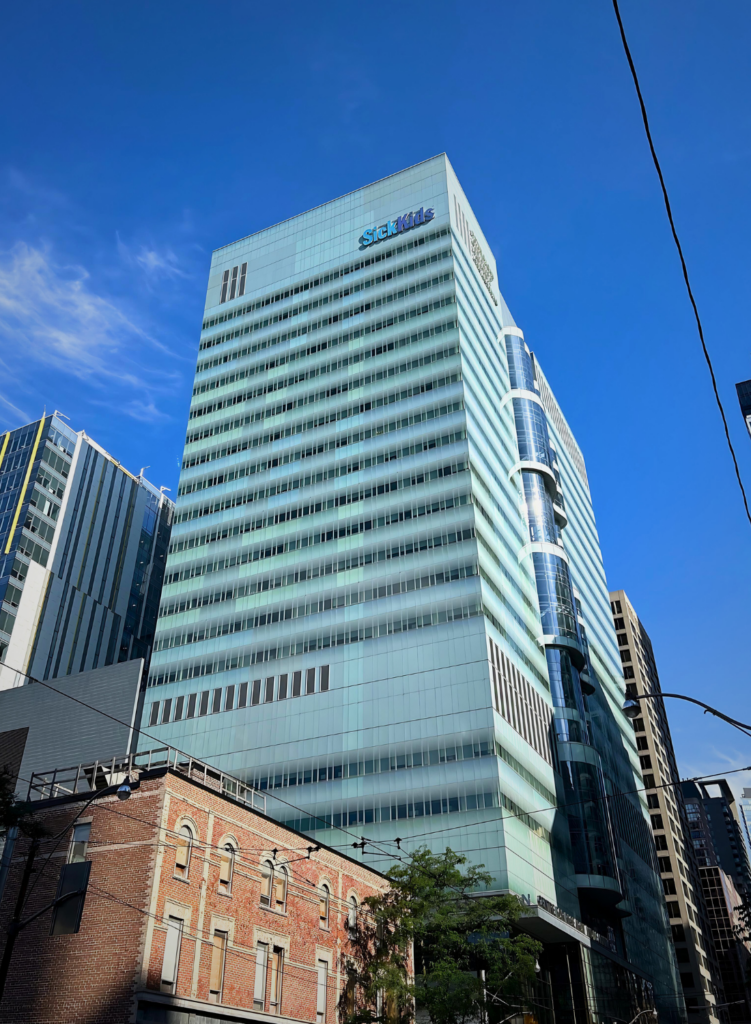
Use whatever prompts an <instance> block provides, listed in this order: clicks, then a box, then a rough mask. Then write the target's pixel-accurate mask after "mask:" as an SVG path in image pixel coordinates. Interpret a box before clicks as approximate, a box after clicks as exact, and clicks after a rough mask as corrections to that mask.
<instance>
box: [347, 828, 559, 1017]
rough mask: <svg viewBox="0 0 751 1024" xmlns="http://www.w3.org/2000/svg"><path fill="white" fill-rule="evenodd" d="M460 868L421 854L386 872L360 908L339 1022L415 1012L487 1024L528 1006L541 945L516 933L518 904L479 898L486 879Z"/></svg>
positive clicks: (456, 862)
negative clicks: (384, 887)
mask: <svg viewBox="0 0 751 1024" xmlns="http://www.w3.org/2000/svg"><path fill="white" fill-rule="evenodd" d="M466 863H467V858H466V857H463V856H461V855H460V854H457V853H454V851H453V850H451V849H446V851H445V852H444V853H442V854H433V853H431V852H430V851H429V850H428V849H427V848H422V849H419V850H418V851H417V852H416V853H414V854H412V855H411V857H409V858H405V860H404V861H403V862H402V863H401V864H398V865H396V866H395V867H392V868H391V869H390V870H389V871H388V872H387V877H388V879H389V882H390V888H389V890H388V891H387V892H385V893H384V894H383V895H379V896H371V897H369V898H368V899H367V900H365V901H364V907H363V909H364V910H365V912H364V913H362V914H360V915H359V916H358V921H357V927H356V929H352V930H351V935H352V942H353V946H354V947H355V956H353V959H352V964H351V967H350V974H349V978H348V983H347V986H346V988H345V990H344V993H343V995H342V997H341V1000H340V1003H339V1012H340V1020H341V1021H342V1024H365V1022H371V1021H385V1022H388V1024H397V1022H398V1024H407V1022H409V1021H410V1020H412V1018H413V1017H414V1013H415V1009H417V1010H418V1011H420V1012H421V1015H422V1013H426V1014H427V1016H428V1017H429V1018H430V1021H431V1022H432V1024H469V1022H470V1021H473V1022H476V1021H488V1022H493V1021H500V1020H502V1019H503V1018H505V1017H508V1016H510V1015H511V1014H513V1013H514V1012H515V1011H518V1012H519V1013H521V1012H522V1011H523V1008H525V1006H527V1005H528V1003H527V999H526V993H528V992H529V990H530V988H531V984H532V982H533V981H534V978H535V972H536V967H537V957H538V955H539V953H540V951H541V950H542V946H541V944H540V943H539V942H537V941H536V940H535V939H532V938H531V937H530V936H528V935H524V934H521V933H518V932H515V930H514V928H513V925H514V922H515V921H516V920H517V918H518V917H519V914H520V911H521V905H520V903H519V901H518V900H516V899H515V898H514V897H513V896H497V895H485V894H484V893H483V890H485V891H487V889H488V888H489V886H490V883H491V881H492V878H491V875H490V874H488V872H486V871H484V870H483V865H479V866H469V867H465V865H466ZM413 949H414V966H415V971H414V976H413V975H412V974H411V972H410V957H411V951H412V950H413ZM483 972H484V981H483Z"/></svg>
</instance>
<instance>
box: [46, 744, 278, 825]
mask: <svg viewBox="0 0 751 1024" xmlns="http://www.w3.org/2000/svg"><path fill="white" fill-rule="evenodd" d="M156 768H171V769H172V770H173V771H176V772H179V773H180V774H181V775H186V776H187V777H188V778H190V779H193V780H194V781H196V782H200V783H202V784H203V785H204V786H208V787H209V789H213V790H215V791H216V792H217V793H221V794H222V795H223V796H228V797H230V798H231V799H232V800H236V801H237V802H238V803H241V804H244V805H245V806H246V807H248V808H249V809H250V810H253V811H260V812H261V813H262V814H265V813H266V797H265V796H263V795H262V794H261V793H259V792H257V790H255V789H253V788H252V787H250V786H247V785H246V784H245V783H244V782H241V781H240V780H239V779H236V778H234V777H233V776H232V775H226V774H225V773H224V772H222V771H220V770H219V769H218V768H213V767H212V766H211V765H208V764H206V763H205V761H199V760H198V759H197V758H195V757H189V756H188V755H187V754H184V753H183V752H182V751H181V750H177V749H176V748H175V747H155V748H153V749H152V750H144V751H139V752H138V753H134V754H124V755H122V756H120V757H113V758H111V760H108V761H88V762H83V763H81V764H78V765H73V767H71V768H55V769H53V770H51V771H46V772H34V773H33V774H32V776H31V780H30V782H29V791H28V796H27V800H50V799H54V798H55V797H60V796H70V795H73V794H75V793H94V792H95V791H96V790H98V789H105V788H106V787H107V786H114V785H119V784H121V783H122V782H124V781H125V780H126V779H127V778H131V779H132V778H133V776H138V775H139V774H140V773H141V772H148V771H150V770H152V769H156Z"/></svg>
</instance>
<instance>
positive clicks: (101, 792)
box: [0, 780, 131, 1002]
mask: <svg viewBox="0 0 751 1024" xmlns="http://www.w3.org/2000/svg"><path fill="white" fill-rule="evenodd" d="M110 792H116V793H117V797H118V799H119V800H127V799H128V798H129V797H130V793H131V789H130V780H128V781H126V782H123V783H122V784H119V783H115V785H114V786H106V787H105V788H104V789H98V790H96V791H95V792H94V793H93V795H92V796H91V797H90V798H89V799H88V800H87V801H86V803H85V804H84V805H83V807H82V808H81V809H80V811H79V812H78V814H76V816H75V818H73V820H72V821H69V822H68V824H67V825H66V826H65V828H63V829H62V830H61V831H60V832H58V834H57V835H56V836H53V838H52V839H51V840H50V842H51V843H54V844H55V845H54V846H53V847H52V852H51V853H50V857H51V856H52V854H53V853H54V852H55V849H56V848H57V844H58V843H59V841H60V839H61V838H62V836H64V835H65V833H66V832H68V831H70V829H71V828H72V827H73V825H75V823H76V822H77V821H78V819H79V818H80V817H81V815H82V814H83V812H84V811H85V810H86V809H87V807H90V806H91V804H92V803H93V802H94V801H95V800H97V799H98V798H99V797H101V796H106V795H107V794H108V793H110ZM39 846H40V839H39V838H38V837H37V836H34V838H33V839H32V840H31V845H30V846H29V853H28V856H27V858H26V865H25V867H24V871H23V876H22V878H21V884H20V886H19V889H18V898H17V899H16V906H15V909H14V911H13V918H12V920H11V922H10V924H9V925H8V928H7V935H8V937H7V938H6V940H5V950H4V951H3V957H2V960H0V1002H2V998H3V993H4V992H5V983H6V981H7V980H8V971H9V970H10V962H11V959H12V957H13V947H14V946H15V944H16V938H17V936H18V933H19V932H21V931H22V930H23V929H24V928H25V927H26V926H27V925H29V924H31V922H32V921H36V919H37V918H38V917H41V915H42V914H44V913H46V911H48V910H52V908H53V907H58V906H59V905H60V904H61V903H64V902H65V901H66V900H70V899H73V898H74V897H75V896H80V895H81V893H82V891H81V890H77V891H76V892H69V893H66V894H65V895H64V896H58V897H57V899H54V900H52V902H51V903H48V904H47V905H46V906H44V907H42V909H41V910H38V911H37V912H36V914H32V915H31V917H27V918H26V920H25V921H23V920H21V915H22V914H23V908H24V904H25V903H26V894H27V892H28V889H29V882H30V881H31V874H32V871H33V870H34V860H35V858H36V855H37V853H38V852H39ZM47 859H48V860H49V857H48V858H47Z"/></svg>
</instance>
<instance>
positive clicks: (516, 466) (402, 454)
mask: <svg viewBox="0 0 751 1024" xmlns="http://www.w3.org/2000/svg"><path fill="white" fill-rule="evenodd" d="M159 616H160V618H159V622H158V626H157V632H156V636H155V649H154V655H153V657H152V662H151V668H150V673H149V685H148V689H147V691H146V703H147V707H146V719H145V722H144V729H146V730H148V732H149V734H150V735H152V736H155V737H157V738H159V739H163V741H164V743H165V744H172V745H174V746H177V747H180V748H181V749H184V750H190V751H191V753H195V755H196V756H198V757H201V758H204V759H206V760H210V761H211V762H212V763H213V764H216V765H217V766H219V767H220V768H221V769H222V770H224V771H227V772H230V773H231V774H233V775H234V776H236V777H239V778H240V779H242V780H243V781H244V782H245V783H246V784H247V785H250V786H253V787H256V788H257V789H258V790H259V791H261V792H264V793H265V794H266V795H267V798H268V806H269V814H270V815H271V816H273V817H276V818H278V819H279V820H280V821H282V822H285V823H287V824H288V825H290V826H291V827H294V828H296V829H299V830H300V831H302V832H306V833H310V834H311V835H312V836H314V837H315V838H316V841H318V840H319V839H323V838H326V839H329V837H331V840H330V841H334V837H336V836H337V835H340V834H341V833H340V832H338V830H341V829H350V830H353V831H354V832H355V834H356V835H357V836H362V837H363V838H364V839H365V841H366V843H367V840H377V841H378V842H379V844H385V849H396V844H397V841H399V843H401V844H402V847H403V848H405V849H407V850H413V849H415V848H416V847H417V846H419V845H421V844H423V843H428V844H430V845H432V846H433V848H435V849H443V848H445V846H446V844H447V843H448V842H450V843H451V845H452V846H453V847H454V848H455V849H456V850H457V851H458V852H465V853H466V854H467V856H468V857H470V858H471V859H472V860H473V861H475V862H482V863H484V864H485V865H486V867H487V869H488V870H489V871H490V873H491V874H492V876H493V879H494V886H495V887H496V888H498V889H504V890H510V891H512V892H514V893H517V894H518V895H520V896H523V897H524V898H525V899H528V900H529V902H530V903H531V904H532V905H534V906H535V907H537V908H538V909H539V911H540V914H543V915H547V916H548V918H549V920H548V919H546V923H545V927H546V929H547V933H546V934H547V936H548V940H549V941H548V943H547V945H546V964H547V967H548V968H549V969H550V970H551V972H552V974H553V975H554V976H555V977H556V978H557V979H558V982H557V983H556V992H557V993H558V995H557V998H558V1006H557V1008H556V1014H557V1015H558V1018H559V1020H560V1021H561V1022H563V1021H570V1022H574V1021H578V1020H579V1019H585V1018H586V1015H587V1014H589V1015H591V1016H592V1017H594V1019H596V1020H598V1021H599V1020H603V1019H605V1018H606V1017H607V1016H608V1015H610V1016H614V1017H619V1018H622V1019H624V1020H627V1021H628V1020H631V1018H632V1017H634V1015H635V1014H636V1013H637V1012H638V1011H639V1010H640V1009H642V1008H643V1007H644V1006H645V1005H649V1001H650V1000H651V999H654V1000H655V1002H656V1004H657V1006H658V1009H659V1011H660V1013H661V1015H662V1019H664V1020H665V1021H671V1022H675V1024H678V1022H680V1021H683V1020H685V1005H684V1001H683V997H682V993H681V991H680V981H679V976H678V970H677V966H676V960H675V951H674V948H673V944H672V943H671V941H670V930H669V925H668V919H667V915H666V910H665V906H664V902H663V900H662V887H661V883H660V877H659V873H658V870H657V863H656V860H655V851H654V843H653V840H652V836H651V830H650V827H649V815H648V808H647V804H646V800H645V799H644V798H643V797H642V796H641V795H640V794H639V792H638V790H639V789H640V784H641V774H640V766H639V755H638V751H637V749H636V742H635V738H634V732H633V729H632V728H631V725H630V723H629V722H628V720H627V719H626V717H625V715H624V714H623V711H622V708H621V705H622V702H623V677H622V669H621V661H620V657H619V654H618V647H617V644H616V640H615V633H614V631H613V623H612V618H611V615H610V607H609V597H608V588H607V585H606V578H605V571H604V568H603V564H602V557H601V553H600V547H599V541H598V537H597V531H596V526H595V516H594V511H593V508H592V499H591V495H590V491H589V483H588V479H587V472H586V468H585V463H584V458H583V456H582V453H581V451H580V449H579V446H578V444H577V442H576V440H575V438H574V435H573V432H572V430H571V428H570V426H569V424H568V422H567V420H566V418H565V415H564V413H563V411H562V410H561V408H560V406H559V404H558V402H557V400H556V398H555V396H554V394H553V390H552V388H551V386H550V384H549V382H548V380H547V378H546V376H545V374H544V372H543V370H542V367H541V364H540V360H539V358H538V353H535V354H533V353H532V352H531V351H530V348H529V347H528V346H527V344H526V343H525V340H524V337H523V333H522V331H521V329H520V328H519V327H518V326H517V324H516V323H515V321H514V319H513V317H512V315H511V313H510V311H509V309H508V307H507V305H506V303H505V302H504V299H503V297H502V295H501V293H500V291H499V288H498V281H497V268H496V263H495V259H494V257H493V253H492V249H491V246H490V244H489V242H488V240H487V239H486V238H485V235H484V234H483V231H482V229H481V227H480V225H479V223H478V220H477V218H476V217H475V215H474V213H473V212H472V209H471V207H470V204H469V202H468V200H467V198H466V196H465V194H464V192H463V190H462V188H461V185H460V184H459V182H458V180H457V178H456V175H455V174H454V171H453V169H452V167H451V164H450V163H449V161H448V159H447V158H446V156H445V155H441V156H437V157H434V158H432V159H430V160H426V161H424V162H423V163H420V164H418V165H416V166H414V167H411V168H408V169H407V170H405V171H402V172H400V173H398V174H395V175H392V176H390V177H388V178H384V179H383V180H381V181H377V182H375V183H374V184H372V185H368V186H367V187H365V188H362V189H358V190H357V191H355V192H353V193H351V194H349V195H347V196H343V197H341V198H339V199H336V200H334V201H332V202H330V203H326V204H324V205H323V206H320V207H318V208H316V209H314V210H310V211H308V212H307V213H303V214H301V215H300V216H297V217H293V218H291V219H290V220H287V221H285V222H283V223H281V224H277V225H274V226H272V227H269V228H266V229H264V230H262V231H259V232H257V233H256V234H254V235H251V236H249V237H246V238H242V239H240V240H239V241H237V242H234V243H232V244H231V245H228V246H225V247H223V248H221V249H219V250H217V251H216V252H215V253H214V255H213V257H212V261H211V269H210V272H209V281H208V289H207V294H206V305H205V311H204V318H203V323H202V330H201V337H200V342H199V345H198V360H197V366H196V375H195V381H194V387H193V396H192V401H191V406H190V414H189V420H188V429H187V435H186V439H185V450H184V455H183V462H182V470H181V475H180V485H179V489H178V497H177V508H176V515H175V527H174V529H173V533H172V539H171V543H170V552H169V557H168V566H167V571H166V576H165V587H164V592H163V595H162V601H161V605H160V611H159ZM382 848H383V845H382ZM368 860H369V862H372V863H374V864H375V865H376V866H377V867H385V866H386V865H387V864H388V863H389V860H388V857H385V856H384V857H381V858H380V859H379V857H378V855H377V854H374V852H373V851H372V850H369V851H368ZM551 907H552V908H553V909H552V911H549V910H548V909H546V908H551ZM570 921H574V922H578V923H579V925H580V926H581V927H578V928H577V927H576V926H571V927H569V926H568V925H566V927H564V922H570ZM556 936H557V938H556ZM582 1014H583V1015H585V1016H584V1017H583V1016H582Z"/></svg>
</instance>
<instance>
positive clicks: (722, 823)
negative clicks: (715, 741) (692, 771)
mask: <svg viewBox="0 0 751 1024" xmlns="http://www.w3.org/2000/svg"><path fill="white" fill-rule="evenodd" d="M715 787H717V788H719V790H720V792H719V795H717V796H712V795H710V793H711V790H712V789H713V788H715ZM681 789H682V791H683V796H684V799H685V802H686V810H687V813H688V820H689V827H690V830H691V841H692V844H693V846H694V850H695V853H696V858H697V861H698V864H699V873H700V875H701V880H702V890H703V893H704V901H705V904H706V907H707V916H708V919H709V923H710V928H711V933H712V939H713V941H714V946H715V950H716V953H717V959H718V961H719V965H720V974H721V977H722V986H723V989H724V996H725V1002H726V1004H728V1005H727V1007H726V1010H725V1012H726V1013H727V1016H728V1018H729V1020H731V1021H732V1022H733V1024H748V1022H749V1021H751V986H749V979H750V978H751V943H749V941H748V936H749V921H748V918H747V915H744V914H742V913H741V907H742V905H743V903H744V899H745V898H746V892H747V890H746V889H744V888H743V886H744V885H745V870H744V866H743V864H742V863H740V862H739V863H738V864H737V863H736V857H735V851H734V849H733V845H734V844H731V839H734V838H736V826H737V824H738V823H737V820H735V818H734V814H733V809H734V803H735V801H734V798H733V794H732V791H731V789H730V787H729V785H728V783H727V781H726V780H725V779H720V780H718V781H716V782H713V783H712V784H711V785H707V784H704V783H700V782H690V781H687V782H683V783H682V784H681ZM713 819H714V820H713ZM741 842H742V837H741Z"/></svg>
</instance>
